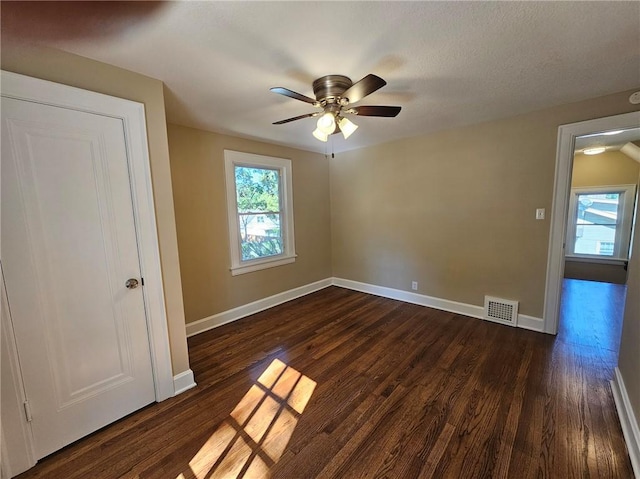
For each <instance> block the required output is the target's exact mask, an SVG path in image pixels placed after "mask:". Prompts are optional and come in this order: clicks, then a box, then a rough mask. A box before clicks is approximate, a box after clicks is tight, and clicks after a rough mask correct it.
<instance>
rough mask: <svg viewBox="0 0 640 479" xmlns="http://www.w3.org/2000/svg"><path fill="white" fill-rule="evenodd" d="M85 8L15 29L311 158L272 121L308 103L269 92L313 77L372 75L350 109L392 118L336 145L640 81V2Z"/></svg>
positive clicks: (185, 117)
mask: <svg viewBox="0 0 640 479" xmlns="http://www.w3.org/2000/svg"><path fill="white" fill-rule="evenodd" d="M5 4H6V2H5V3H4V4H3V8H5V6H4V5H5ZM38 12H41V15H40V17H41V18H38ZM3 13H4V12H3ZM89 13H90V14H88V15H87V18H86V19H84V22H85V25H86V27H87V28H86V30H85V31H83V32H79V33H78V34H77V35H73V34H69V35H60V34H59V33H60V31H62V30H61V27H60V19H59V18H56V17H55V15H51V14H50V12H49V13H47V12H46V11H44V10H42V9H41V8H40V9H39V10H38V11H36V12H35V13H34V11H33V10H32V11H31V14H30V16H29V17H28V18H29V20H28V22H29V25H30V28H28V29H27V30H28V31H25V29H24V28H23V30H22V32H20V31H19V30H20V28H18V27H19V25H16V28H15V29H14V30H15V31H17V32H18V34H21V35H23V36H27V37H30V38H29V40H34V39H35V40H37V41H39V42H41V43H44V44H47V45H49V46H54V47H56V48H59V49H62V50H66V51H69V52H73V53H76V54H79V55H82V56H85V57H89V58H93V59H96V60H100V61H103V62H106V63H110V64H113V65H117V66H119V67H123V68H126V69H128V70H133V71H135V72H139V73H142V74H144V75H147V76H150V77H154V78H157V79H160V80H162V81H163V82H164V83H165V84H166V109H167V118H168V121H169V122H172V123H178V124H182V125H187V126H193V127H197V128H202V129H206V130H210V131H215V132H220V133H227V134H231V135H236V136H242V137H247V138H254V139H259V140H264V141H267V142H272V143H278V144H284V145H289V146H293V147H298V148H302V149H305V150H312V151H318V152H324V151H325V144H324V143H321V142H319V141H318V140H316V139H315V138H313V137H312V136H311V132H312V130H313V129H314V127H315V120H314V119H313V118H308V119H304V120H299V121H296V122H292V123H288V124H284V125H278V126H274V125H272V122H274V121H277V120H282V119H285V118H289V117H293V116H297V115H302V114H304V113H309V112H312V111H314V108H313V107H312V106H310V105H308V104H306V103H303V102H300V101H297V100H293V99H290V98H286V97H283V96H280V95H277V94H274V93H271V92H270V91H269V88H270V87H274V86H281V87H286V88H289V89H291V90H294V91H297V92H300V93H302V94H304V95H307V96H313V91H312V89H311V82H312V81H313V80H314V79H315V78H318V77H320V76H323V75H327V74H343V75H347V76H349V77H351V79H352V80H353V81H354V82H355V81H357V80H359V79H360V78H362V77H363V76H365V75H366V74H368V73H374V74H376V75H378V76H381V77H382V78H384V79H385V80H386V81H387V83H388V84H387V86H385V87H384V88H382V89H381V90H378V91H377V92H375V93H373V94H371V95H370V96H369V97H367V98H365V99H364V100H362V101H361V102H360V103H357V105H360V104H370V105H399V106H402V111H401V113H400V114H399V115H398V117H396V118H371V117H369V118H365V117H354V118H352V119H353V121H354V122H355V123H357V124H358V125H359V126H360V128H359V129H358V130H357V131H356V132H355V133H354V134H353V136H351V137H350V138H349V139H348V140H344V139H343V138H342V137H341V136H340V135H333V136H332V137H331V140H330V141H329V143H328V144H326V145H328V148H329V151H331V148H333V149H334V151H335V152H340V151H345V150H349V149H353V148H360V147H363V146H368V145H373V144H376V143H381V142H386V141H390V140H394V139H398V138H403V137H410V136H416V135H421V134H425V133H429V132H433V131H437V130H443V129H449V128H454V127H458V126H461V125H466V124H471V123H477V122H481V121H485V120H491V119H497V118H504V117H509V116H513V115H516V114H519V113H524V112H528V111H533V110H538V109H542V108H546V107H549V106H554V105H559V104H564V103H569V102H573V101H579V100H583V99H587V98H593V97H597V96H601V95H605V94H608V93H613V92H618V91H623V90H627V89H632V88H639V87H640V2H588V3H587V2H568V3H564V2H392V1H388V2H170V3H165V4H161V5H159V6H158V7H157V8H154V9H153V11H150V12H149V14H148V15H146V16H144V15H140V16H139V17H136V18H134V19H133V20H132V19H129V21H123V19H122V17H121V16H118V15H109V14H105V13H104V12H99V15H100V16H101V17H100V18H95V12H94V17H93V18H92V17H91V12H89ZM11 18H14V20H11ZM16 18H18V20H15V19H16ZM19 18H22V19H25V18H27V17H25V16H22V17H19V16H18V17H16V16H14V17H10V19H9V20H8V21H13V22H15V23H16V24H17V23H20V20H19ZM65 18H68V17H65ZM25 21H26V20H25ZM68 21H69V22H75V24H76V26H77V24H78V21H79V19H78V18H73V16H71V17H70V18H68ZM47 22H49V23H53V22H57V23H56V24H53V25H48V24H47ZM118 23H119V24H118ZM5 27H6V24H5V22H4V18H3V28H5ZM56 28H58V29H59V30H56ZM5 30H6V28H5ZM9 30H11V29H9ZM91 31H93V33H94V34H93V35H92V34H90V33H88V32H91ZM10 33H11V32H9V33H8V34H10ZM72 33H73V32H72ZM101 33H103V34H101ZM4 36H5V35H4V34H3V40H4Z"/></svg>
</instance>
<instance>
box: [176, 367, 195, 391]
mask: <svg viewBox="0 0 640 479" xmlns="http://www.w3.org/2000/svg"><path fill="white" fill-rule="evenodd" d="M196 386H197V384H196V381H195V379H194V377H193V371H192V370H191V369H187V370H186V371H182V372H181V373H179V374H176V375H175V376H173V389H174V390H175V393H174V396H177V395H178V394H182V393H183V392H185V391H188V390H189V389H192V388H195V387H196Z"/></svg>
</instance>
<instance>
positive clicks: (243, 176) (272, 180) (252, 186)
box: [235, 166, 280, 213]
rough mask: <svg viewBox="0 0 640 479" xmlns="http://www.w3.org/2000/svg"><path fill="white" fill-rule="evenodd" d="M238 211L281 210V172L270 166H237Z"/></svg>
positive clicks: (261, 211)
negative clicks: (269, 167)
mask: <svg viewBox="0 0 640 479" xmlns="http://www.w3.org/2000/svg"><path fill="white" fill-rule="evenodd" d="M235 177H236V199H237V202H238V213H263V212H279V211H280V172H279V171H278V170H271V169H268V168H249V167H245V166H236V167H235Z"/></svg>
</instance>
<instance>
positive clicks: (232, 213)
mask: <svg viewBox="0 0 640 479" xmlns="http://www.w3.org/2000/svg"><path fill="white" fill-rule="evenodd" d="M236 166H246V167H257V168H271V169H276V170H278V172H279V174H280V181H281V184H280V201H281V204H280V210H281V211H282V224H281V225H280V229H281V231H282V240H283V243H284V251H283V253H282V254H279V255H277V256H269V257H266V258H257V259H252V260H249V261H242V258H241V252H242V249H241V246H240V240H241V238H240V225H239V224H238V204H237V199H236V198H237V196H236V178H235V167H236ZM224 170H225V181H226V189H227V219H228V222H229V249H230V254H231V268H230V271H231V275H232V276H236V275H238V274H244V273H251V272H253V271H258V270H261V269H266V268H273V267H275V266H281V265H284V264H288V263H293V262H294V261H295V260H296V256H297V255H296V250H295V237H294V228H293V186H292V176H293V175H292V171H291V160H287V159H284V158H274V157H272V156H262V155H254V154H252V153H243V152H240V151H232V150H224Z"/></svg>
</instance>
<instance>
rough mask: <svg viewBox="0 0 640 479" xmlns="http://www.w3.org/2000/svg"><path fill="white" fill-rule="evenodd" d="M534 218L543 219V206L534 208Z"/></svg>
mask: <svg viewBox="0 0 640 479" xmlns="http://www.w3.org/2000/svg"><path fill="white" fill-rule="evenodd" d="M536 219H537V220H543V219H544V208H538V209H537V210H536Z"/></svg>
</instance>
